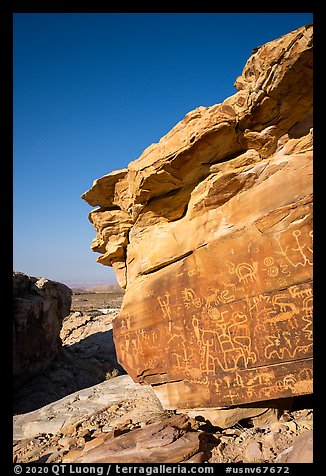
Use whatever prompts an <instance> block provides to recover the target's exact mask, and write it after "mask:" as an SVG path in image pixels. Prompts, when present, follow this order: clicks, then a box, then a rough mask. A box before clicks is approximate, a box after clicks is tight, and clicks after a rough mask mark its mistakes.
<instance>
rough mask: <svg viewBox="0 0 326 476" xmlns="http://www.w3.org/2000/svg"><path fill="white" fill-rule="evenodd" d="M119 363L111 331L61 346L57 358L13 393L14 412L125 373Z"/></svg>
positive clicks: (38, 405)
mask: <svg viewBox="0 0 326 476" xmlns="http://www.w3.org/2000/svg"><path fill="white" fill-rule="evenodd" d="M125 373H126V372H125V370H124V369H123V368H122V367H121V366H120V365H119V364H118V362H117V357H116V351H115V346H114V342H113V333H112V330H111V329H110V330H108V331H104V332H97V333H94V334H92V335H90V336H88V337H85V338H84V339H82V340H80V341H79V342H76V343H74V344H72V345H69V346H68V345H65V346H63V347H62V349H61V351H60V353H59V355H58V356H57V357H56V358H55V360H54V361H53V362H52V363H51V364H50V365H49V366H48V367H47V368H46V369H45V370H43V371H42V372H40V373H39V374H38V375H36V376H34V377H32V378H30V379H29V380H27V381H26V382H25V383H24V385H23V386H22V387H21V388H20V389H19V390H17V392H16V393H15V395H14V413H15V414H21V413H27V412H30V411H33V410H37V409H38V408H40V407H42V406H44V405H47V404H49V403H52V402H53V401H55V400H58V399H60V398H63V397H65V396H66V395H69V394H70V393H73V392H76V391H78V390H81V389H83V388H87V387H91V386H93V385H96V384H98V383H100V382H103V381H104V380H106V379H108V378H112V377H113V376H116V375H122V374H125Z"/></svg>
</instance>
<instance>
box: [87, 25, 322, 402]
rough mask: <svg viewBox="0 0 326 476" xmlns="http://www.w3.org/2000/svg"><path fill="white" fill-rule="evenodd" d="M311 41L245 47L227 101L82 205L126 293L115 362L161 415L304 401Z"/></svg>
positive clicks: (297, 35)
mask: <svg viewBox="0 0 326 476" xmlns="http://www.w3.org/2000/svg"><path fill="white" fill-rule="evenodd" d="M312 35H313V28H312V26H311V25H308V26H304V27H302V28H299V29H297V30H295V31H293V32H290V33H289V34H287V35H285V36H283V37H281V38H279V39H277V40H275V41H272V42H270V43H267V44H265V45H263V46H261V47H259V48H256V50H254V52H253V54H252V56H251V57H250V58H249V60H248V61H247V63H246V65H245V67H244V69H243V73H242V75H241V76H240V77H239V78H238V79H237V80H236V82H235V86H236V88H237V89H238V92H237V93H236V94H235V95H234V96H231V97H229V98H227V99H226V100H225V101H224V102H223V103H222V104H217V105H214V106H211V107H199V108H197V109H196V110H194V111H192V112H190V113H189V114H187V115H186V116H185V118H184V119H183V120H182V121H180V122H179V123H178V124H177V125H176V126H175V127H174V128H173V129H172V130H171V131H170V132H169V133H168V134H166V135H165V136H164V137H163V138H162V139H161V140H160V141H159V143H157V144H152V145H151V146H150V147H148V148H147V149H146V150H145V151H144V152H143V154H142V155H141V156H140V158H139V159H138V160H136V161H134V162H131V163H130V164H129V166H128V168H127V169H124V170H119V171H115V172H112V173H110V174H108V175H105V176H104V177H102V178H100V179H98V180H96V181H95V182H94V184H93V186H92V188H91V189H90V190H89V191H87V192H86V193H85V194H84V195H83V196H82V198H83V199H84V200H86V201H87V202H88V203H89V204H90V205H91V206H97V207H98V208H96V209H94V210H93V211H91V212H90V214H89V219H90V221H91V222H92V223H93V225H94V227H95V229H96V231H97V236H96V238H95V240H94V242H93V244H92V249H93V250H94V251H96V252H99V253H101V256H100V257H99V258H98V262H100V263H102V264H104V265H108V266H113V268H114V269H115V271H116V275H117V278H118V281H119V283H120V285H121V286H122V287H124V288H126V294H125V297H124V301H123V306H122V311H121V313H120V315H119V317H118V318H117V319H116V320H115V321H114V326H113V331H114V338H115V344H116V348H117V353H118V358H119V361H120V362H121V364H122V365H123V366H124V368H125V369H126V370H127V371H128V373H129V374H130V375H131V376H132V378H133V379H134V380H135V381H137V382H146V383H151V384H153V385H155V390H156V392H157V395H158V396H159V398H160V399H161V401H162V402H163V403H164V405H165V407H167V408H195V407H196V408H198V407H199V408H202V407H218V406H222V407H223V406H228V405H238V404H244V403H247V402H253V401H256V402H257V401H262V400H268V399H275V398H283V397H291V396H293V395H300V394H306V393H310V392H311V383H312Z"/></svg>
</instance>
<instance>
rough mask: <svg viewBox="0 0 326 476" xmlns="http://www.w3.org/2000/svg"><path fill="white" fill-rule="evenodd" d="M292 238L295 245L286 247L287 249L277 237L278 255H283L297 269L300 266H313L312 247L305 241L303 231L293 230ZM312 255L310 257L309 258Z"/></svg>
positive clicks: (310, 235)
mask: <svg viewBox="0 0 326 476" xmlns="http://www.w3.org/2000/svg"><path fill="white" fill-rule="evenodd" d="M292 236H293V238H294V245H295V246H291V248H290V246H289V245H286V246H285V247H284V246H283V245H282V243H281V237H275V239H276V241H277V243H278V246H279V249H280V251H276V253H277V254H280V255H282V256H283V257H284V258H285V259H286V261H287V262H288V263H289V264H290V265H291V266H293V267H294V268H297V267H298V266H302V267H303V266H306V265H310V266H311V265H312V264H313V262H312V256H311V255H312V247H309V246H308V244H307V243H306V242H305V241H304V239H303V237H302V231H301V230H293V231H292ZM309 237H310V238H312V232H311V231H310V232H309ZM309 255H310V256H309Z"/></svg>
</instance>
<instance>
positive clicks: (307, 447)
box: [275, 431, 313, 463]
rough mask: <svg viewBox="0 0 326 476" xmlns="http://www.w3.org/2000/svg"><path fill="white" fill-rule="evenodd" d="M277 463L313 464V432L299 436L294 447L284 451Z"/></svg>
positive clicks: (294, 442)
mask: <svg viewBox="0 0 326 476" xmlns="http://www.w3.org/2000/svg"><path fill="white" fill-rule="evenodd" d="M275 462H276V463H313V432H312V431H307V432H306V433H304V434H303V435H301V436H297V437H296V438H295V439H294V441H293V443H292V445H291V446H289V447H288V448H286V449H285V450H284V451H282V452H281V453H280V454H279V455H278V456H277V458H276V460H275Z"/></svg>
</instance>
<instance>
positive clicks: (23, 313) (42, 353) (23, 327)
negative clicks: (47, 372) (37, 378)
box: [13, 272, 71, 387]
mask: <svg viewBox="0 0 326 476" xmlns="http://www.w3.org/2000/svg"><path fill="white" fill-rule="evenodd" d="M70 307H71V290H70V289H69V288H68V287H67V286H65V285H64V284H62V283H58V282H56V281H52V280H49V279H46V278H35V277H31V276H27V275H26V274H24V273H18V272H14V273H13V325H14V332H13V340H14V342H13V353H14V358H13V372H14V383H15V386H16V387H18V386H19V385H21V384H22V383H23V382H24V381H25V380H26V379H27V378H29V377H31V376H32V375H33V374H36V373H37V372H39V371H41V370H42V369H44V368H45V367H46V366H47V365H48V364H49V363H50V362H52V361H53V359H54V358H55V357H56V356H57V354H58V353H59V350H60V349H61V345H62V342H61V339H60V330H61V325H62V320H63V319H64V317H66V316H67V315H68V314H69V313H70Z"/></svg>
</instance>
